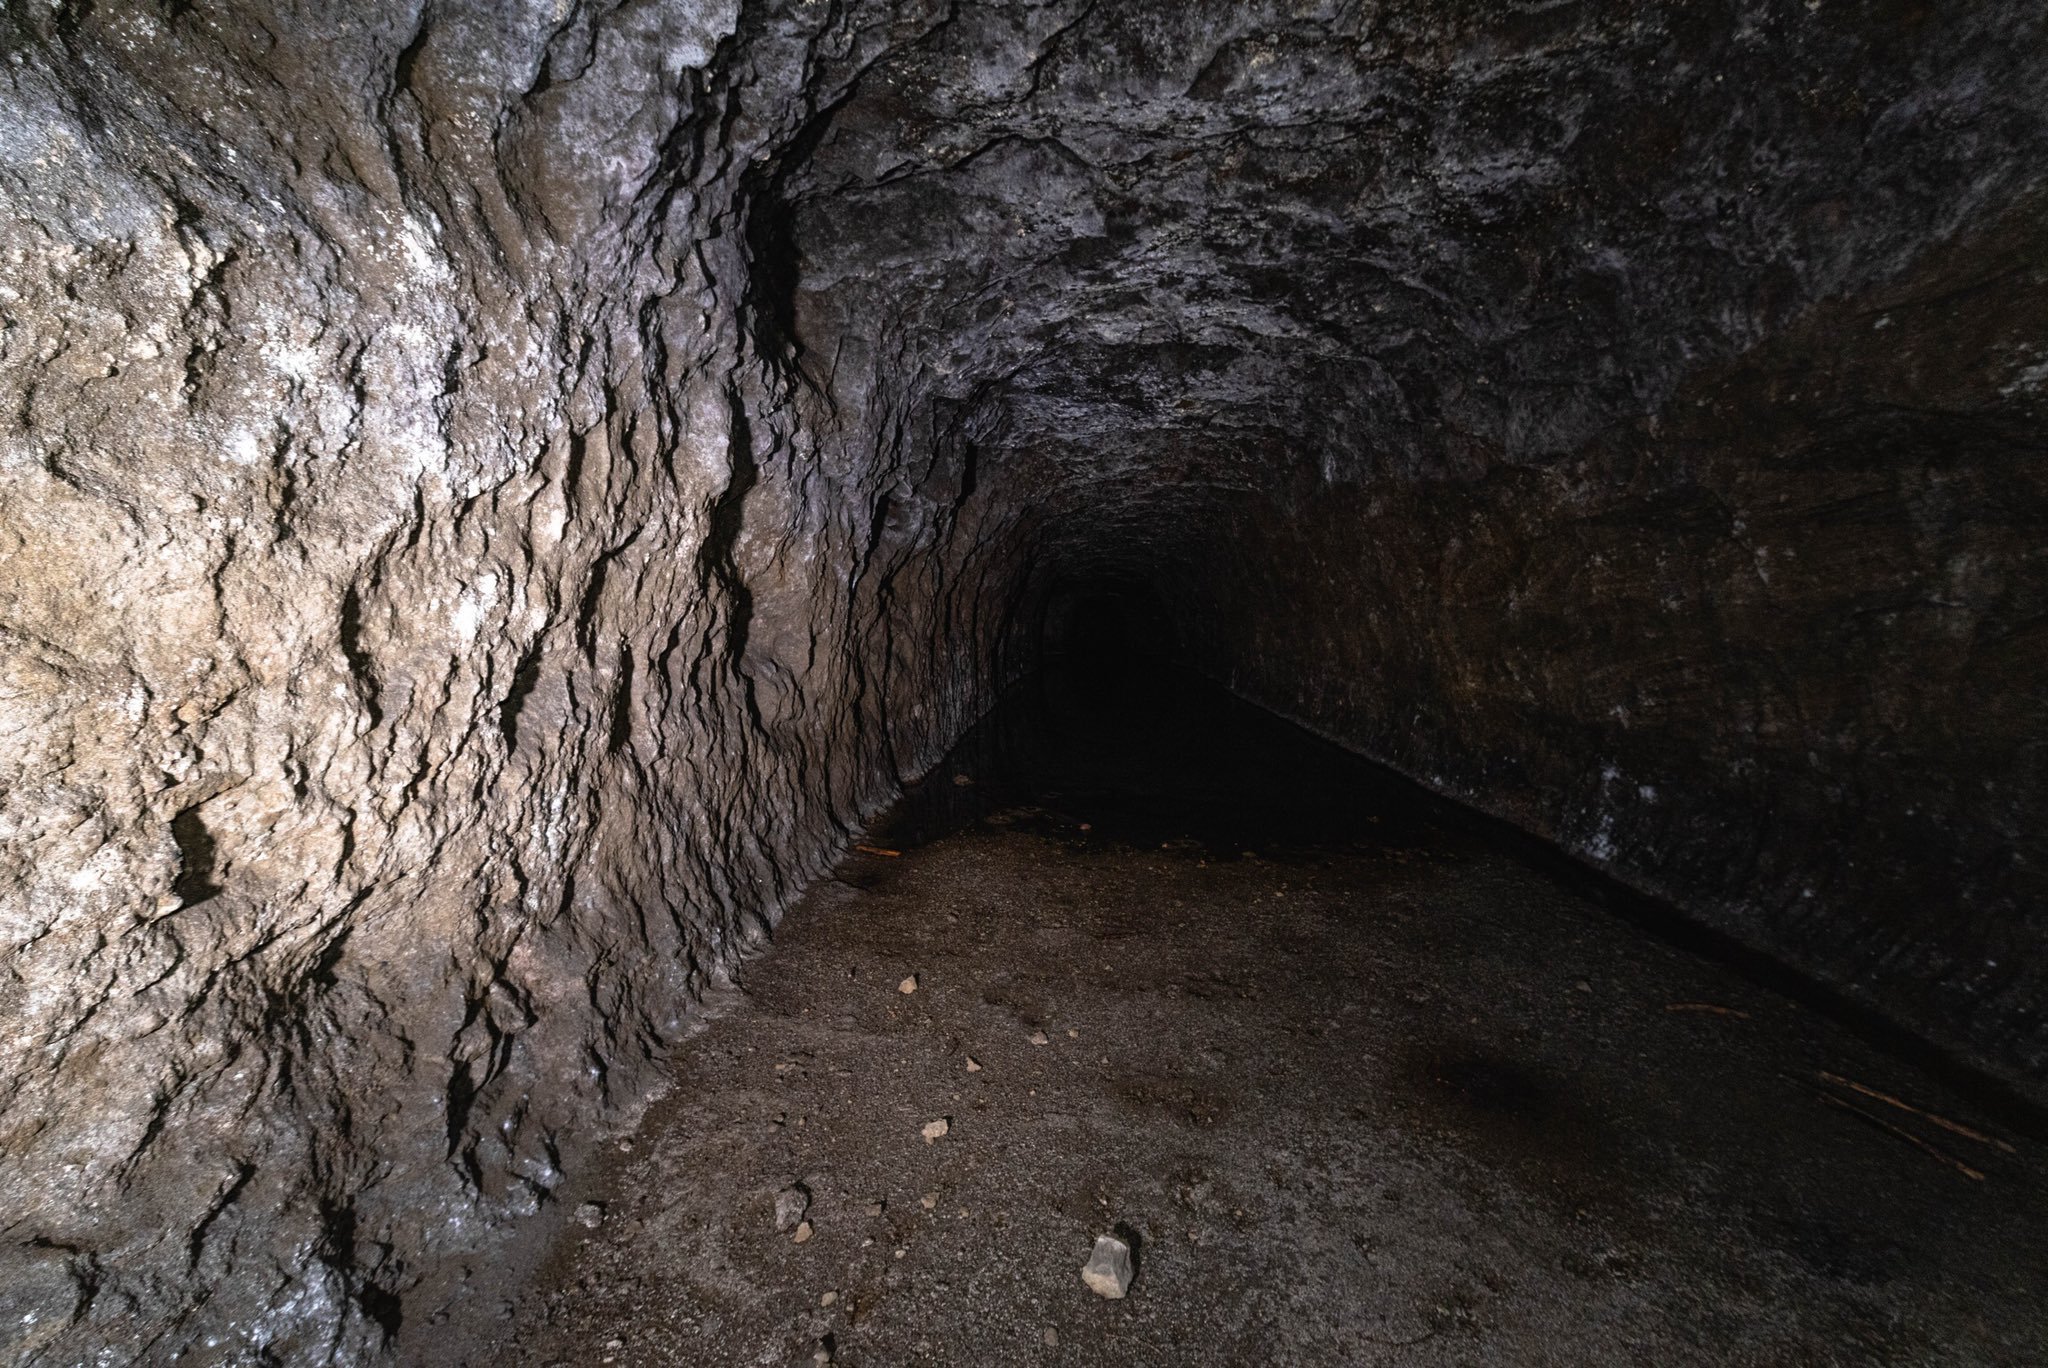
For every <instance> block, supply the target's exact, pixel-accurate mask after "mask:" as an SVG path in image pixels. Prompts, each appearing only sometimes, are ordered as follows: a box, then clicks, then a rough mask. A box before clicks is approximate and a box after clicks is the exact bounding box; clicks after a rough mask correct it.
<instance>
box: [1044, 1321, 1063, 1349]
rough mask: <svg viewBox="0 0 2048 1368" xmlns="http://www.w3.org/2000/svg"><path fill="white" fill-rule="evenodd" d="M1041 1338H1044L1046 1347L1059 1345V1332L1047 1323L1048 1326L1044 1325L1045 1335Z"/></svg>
mask: <svg viewBox="0 0 2048 1368" xmlns="http://www.w3.org/2000/svg"><path fill="white" fill-rule="evenodd" d="M1043 1338H1044V1340H1045V1347H1046V1348H1048V1349H1054V1348H1057V1347H1058V1346H1059V1342H1060V1332H1059V1331H1057V1330H1055V1329H1053V1328H1052V1327H1051V1326H1050V1325H1048V1326H1046V1327H1045V1335H1044V1337H1043Z"/></svg>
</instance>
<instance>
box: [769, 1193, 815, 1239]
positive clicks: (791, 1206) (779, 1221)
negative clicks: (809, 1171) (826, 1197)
mask: <svg viewBox="0 0 2048 1368" xmlns="http://www.w3.org/2000/svg"><path fill="white" fill-rule="evenodd" d="M810 1209H811V1194H810V1193H809V1192H807V1191H805V1190H804V1185H803V1184H802V1183H796V1184H793V1185H791V1186H789V1187H786V1188H784V1189H783V1190H782V1191H780V1192H778V1193H776V1194H775V1228H776V1229H777V1230H787V1229H789V1228H790V1227H791V1226H793V1225H795V1224H796V1223H797V1222H798V1221H801V1220H802V1219H803V1218H804V1213H805V1212H806V1211H809V1210H810Z"/></svg>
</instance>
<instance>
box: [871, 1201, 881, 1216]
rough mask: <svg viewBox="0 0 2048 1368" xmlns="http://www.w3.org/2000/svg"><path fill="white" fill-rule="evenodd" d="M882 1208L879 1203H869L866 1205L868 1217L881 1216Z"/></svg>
mask: <svg viewBox="0 0 2048 1368" xmlns="http://www.w3.org/2000/svg"><path fill="white" fill-rule="evenodd" d="M882 1206H883V1204H882V1203H881V1202H869V1203H868V1215H870V1216H879V1215H881V1214H882Z"/></svg>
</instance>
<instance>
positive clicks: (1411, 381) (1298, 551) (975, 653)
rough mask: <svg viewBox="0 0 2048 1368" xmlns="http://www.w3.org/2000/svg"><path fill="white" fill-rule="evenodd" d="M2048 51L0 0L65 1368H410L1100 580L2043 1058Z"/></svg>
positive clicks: (1297, 711) (770, 10)
mask: <svg viewBox="0 0 2048 1368" xmlns="http://www.w3.org/2000/svg"><path fill="white" fill-rule="evenodd" d="M2044 25H2048V19H2044V16H2043V14H2042V12H2041V10H2040V8H2039V7H2038V6H2037V5H2034V4H2030V3H2024V2H2023V0H1996V2H1994V3H1986V4H1979V5H1971V6H1967V7H1953V8H1949V9H1937V8H1935V7H1922V6H1916V5H1911V4H1903V3H1897V4H1895V3H1886V2H1883V0H1873V3H1869V4H1862V5H1849V4H1835V3H1832V0H1831V2H1830V3H1826V4H1820V5H1811V4H1808V3H1796V2H1793V3H1763V2H1762V0H1746V2H1745V3H1724V4H1707V5H1698V4H1685V5H1679V4H1670V5H1661V6H1660V5H1648V4H1643V5H1579V4H1570V3H1566V4H1505V5H1503V4H1499V3H1486V4H1479V3H1473V4H1432V5H1420V4H1363V5H1361V4H1356V3H1339V0H1300V2H1299V3H1288V4H1280V3H1264V4H1261V3H1250V4H1247V3H1242V2H1241V0H1200V2H1199V3H1191V2H1190V0H1174V3H1171V4H1168V3H1163V2H1161V3H1149V4H1143V3H1130V4H1122V5H1103V4H1100V3H1096V2H1095V0H1057V2H1056V3H1048V4H1031V3H1021V2H1020V3H1006V4H991V5H959V4H954V5H946V4H940V3H914V2H913V0H902V2H901V3H895V4H883V3H850V2H849V3H841V2H838V0H834V2H833V3H820V2H819V0H789V2H788V3H740V0H724V2H723V3H719V2H717V0H713V2H712V3H703V2H702V0H626V2H624V3H577V2H576V0H528V2H527V3H497V2H496V0H488V2H487V0H441V2H439V3H432V4H403V3H366V4H362V5H348V6H333V5H325V6H323V5H299V4H293V3H289V2H288V0H275V3H265V2H264V0H235V3H228V4H222V5H187V4H182V3H164V4H161V5H149V4H144V3H141V0H136V2H135V3H106V2H104V0H103V2H102V3H97V4H95V3H91V0H57V2H56V3H54V4H47V5H46V4H40V3H38V4H27V3H13V4H9V5H6V6H5V7H4V8H0V51H4V54H5V61H4V65H0V510H4V516H0V734H4V736H5V737H6V739H7V744H6V747H5V750H4V752H0V944H4V946H5V947H6V955H7V972H6V975H5V978H4V979H0V1013H4V1016H5V1020H6V1023H7V1033H6V1037H5V1044H4V1047H0V1051H4V1053H0V1078H4V1079H5V1084H4V1088H5V1090H4V1092H0V1204H4V1206H0V1209H4V1211H5V1213H6V1218H5V1226H4V1240H5V1245H4V1248H0V1327H4V1328H0V1342H4V1343H5V1344H6V1346H7V1352H8V1353H9V1354H10V1355H11V1357H12V1358H13V1359H15V1360H17V1361H24V1362H33V1363H64V1362H72V1361H84V1360H86V1359H89V1358H94V1356H95V1354H97V1353H99V1351H101V1350H102V1349H103V1350H104V1351H105V1353H104V1355H103V1356H101V1357H99V1358H96V1359H95V1361H97V1362H106V1363H119V1362H150V1363H155V1362H170V1361H175V1360H177V1359H178V1358H179V1357H180V1356H181V1355H184V1356H186V1358H187V1361H194V1362H202V1361H221V1362H250V1363H257V1362H272V1361H277V1362H315V1361H320V1360H323V1359H334V1360H338V1361H362V1360H365V1359H368V1358H372V1357H374V1356H375V1355H377V1354H378V1353H380V1352H382V1351H383V1350H384V1348H385V1347H386V1344H387V1339H388V1336H389V1334H390V1333H391V1331H392V1330H393V1329H394V1328H395V1327H396V1326H397V1325H398V1324H399V1322H400V1320H401V1318H402V1317H403V1316H405V1315H410V1314H415V1303H417V1301H418V1300H419V1296H418V1295H416V1294H415V1289H417V1288H419V1287H420V1286H422V1284H421V1279H422V1278H423V1277H425V1276H426V1274H427V1273H428V1272H429V1271H430V1270H431V1269H433V1268H435V1267H436V1266H437V1265H439V1264H441V1263H444V1262H445V1261H447V1260H448V1259H449V1258H450V1257H452V1256H457V1255H462V1254H465V1253H470V1252H474V1251H477V1250H480V1249H486V1248H488V1247H489V1243H490V1241H492V1240H493V1239H496V1238H500V1235H499V1233H498V1232H501V1231H502V1230H503V1229H504V1228H505V1227H506V1226H507V1224H508V1222H510V1221H512V1220H513V1219H514V1218H517V1217H519V1216H520V1215H521V1214H522V1213H528V1212H532V1211H534V1210H535V1209H536V1208H538V1207H540V1206H541V1205H543V1204H544V1203H545V1202H546V1201H547V1198H548V1194H549V1193H550V1191H551V1190H552V1189H553V1188H554V1187H555V1186H557V1184H558V1182H559V1179H560V1174H561V1171H562V1168H563V1166H564V1164H565V1163H568V1162H571V1161H573V1159H574V1157H575V1155H576V1153H577V1151H578V1148H579V1146H583V1145H587V1144H588V1143H589V1140H590V1138H591V1136H592V1135H594V1134H595V1133H597V1131H598V1130H599V1129H601V1128H602V1127H603V1126H604V1125H606V1124H611V1123H613V1122H616V1121H620V1120H623V1119H625V1118H628V1117H630V1115H631V1114H632V1112H633V1111H634V1109H635V1108H636V1107H637V1106H638V1105H640V1103H641V1102H642V1100H643V1098H644V1094H645V1090H646V1087H647V1086H648V1084H649V1082H650V1080H651V1078H652V1076H653V1075H652V1073H651V1071H650V1070H649V1068H648V1061H649V1060H650V1059H651V1058H653V1057H654V1055H655V1054H656V1052H658V1051H659V1050H660V1048H661V1047H662V1046H663V1045H664V1044H666V1043H667V1042H669V1041H672V1040H673V1039H675V1038H676V1036H677V1035H678V1034H679V1032H680V1031H681V1030H682V1029H683V1025H684V1016H685V1013H686V1010H687V1007H688V1005H689V1003H690V1002H691V1001H692V1000H693V998H694V996H695V995H696V994H697V993H698V992H699V991H700V990H701V989H702V988H703V987H704V986H705V985H706V984H707V983H710V982H711V981H713V980H715V979H716V978H718V977H719V976H720V975H721V974H722V973H723V972H724V971H725V970H726V969H727V968H728V967H729V966H730V965H731V964H732V962H733V961H734V959H735V957H737V956H739V955H740V954H742V953H744V951H745V950H746V949H747V947H748V946H750V945H751V944H753V943H755V942H757V941H758V940H759V939H760V938H761V936H762V935H763V934H764V933H765V931H766V930H767V928H769V927H770V926H771V925H772V924H773V922H774V920H775V918H776V917H777V915H778V913H779V909H780V908H781V907H782V906H784V905H785V903H786V902H787V901H788V900H789V899H790V897H791V896H792V895H793V894H794V892H795V891H796V890H797V889H798V888H800V887H801V886H802V885H803V884H804V883H805V882H806V881H807V880H808V879H809V878H810V877H811V876H813V875H814V874H815V873H816V872H817V871H819V870H820V869H822V868H823V867H824V866H825V863H826V862H827V860H828V859H829V858H831V857H832V856H833V854H834V853H835V852H836V851H837V850H838V849H840V848H841V847H842V846H843V844H844V843H845V841H846V839H847V835H848V833H849V832H850V831H851V830H852V829H854V828H855V827H856V826H857V824H858V823H859V822H860V821H861V820H862V818H863V817H864V816H865V815H866V814H868V813H869V812H871V811H873V810H874V809H875V807H876V806H877V805H878V804H879V803H881V802H882V801H883V800H884V799H886V797H887V796H888V795H889V794H890V793H891V792H892V791H893V790H894V788H895V786H896V785H897V784H898V782H899V781H900V779H901V778H902V777H904V776H906V775H909V774H912V773H915V772H917V771H919V770H920V769H922V768H923V766H925V765H926V764H928V763H929V762H930V761H931V760H933V759H934V758H936V756H937V755H938V754H939V753H940V750H941V748H942V747H943V745H944V744H945V743H946V742H947V741H948V740H949V739H950V738H951V737H953V736H954V735H955V734H957V732H958V731H959V730H960V728H961V727H962V726H963V725H964V724H965V723H966V722H967V721H968V720H969V719H970V718H971V717H972V716H973V715H974V714H975V713H976V712H977V711H978V710H979V709H981V708H982V707H983V706H985V705H986V703H987V702H988V700H989V699H990V698H991V697H993V695H994V693H995V691H996V690H997V689H998V688H999V686H1000V685H1001V683H1002V682H1003V681H1004V680H1005V679H1006V678H1008V677H1009V676H1010V675H1011V674H1013V673H1014V672H1015V670H1016V669H1017V668H1019V667H1020V666H1021V665H1022V664H1024V663H1025V661H1026V651H1025V647H1026V645H1027V643H1028V641H1029V639H1030V637H1031V632H1032V624H1033V620H1034V614H1036V613H1037V612H1038V611H1039V610H1040V609H1041V607H1042V606H1043V605H1044V604H1045V603H1047V602H1048V601H1050V600H1051V599H1053V598H1054V597H1056V596H1057V594H1058V593H1059V592H1061V586H1062V585H1071V584H1074V583H1079V582H1089V581H1106V580H1116V579H1122V580H1132V581H1145V582H1149V583H1151V584H1153V585H1155V586H1156V587H1157V591H1158V593H1159V594H1160V596H1161V598H1162V601H1163V603H1164V606H1165V610H1166V612H1167V614H1168V615H1169V616H1170V617H1171V618H1172V619H1173V620H1174V622H1175V623H1176V624H1177V626H1178V629H1179V633H1180V636H1181V639H1182V642H1183V644H1184V645H1185V646H1186V647H1187V648H1188V650H1189V652H1190V655H1191V657H1192V658H1193V659H1194V661H1195V662H1196V663H1197V664H1198V665H1200V666H1202V667H1203V668H1205V669H1208V670H1210V671H1211V672H1212V673H1215V674H1217V675H1219V676H1220V677H1223V678H1226V679H1228V680H1230V681H1232V682H1233V683H1234V684H1235V686H1236V687H1237V688H1238V689H1239V690H1241V691H1242V692H1244V693H1245V694H1247V695H1248V696H1250V697H1253V698H1255V699H1258V700H1261V701H1263V702H1265V703H1267V704H1268V705H1270V706H1272V707H1274V708H1276V709H1279V710H1282V711H1286V712H1288V713H1290V714H1292V715H1294V716H1296V717H1299V718H1302V719H1303V720H1305V721H1307V722H1309V723H1311V724H1312V725H1314V726H1316V727H1318V728H1319V729H1321V730H1323V731H1325V732H1327V733H1329V734H1331V735H1334V736H1337V737H1339V738H1341V739H1343V740H1345V741H1347V742H1348V743H1350V744H1353V745H1355V746H1357V747H1359V748H1360V749H1362V750H1364V751H1366V752H1367V753H1370V754H1372V755H1374V756H1376V757H1377V758H1381V759H1384V760H1387V761H1389V762H1391V763H1393V764H1395V765H1397V766H1400V767H1402V768H1404V769H1407V770H1408V771H1410V772H1412V773H1415V774H1417V775H1420V776H1422V777H1423V778H1425V779H1426V780H1428V781H1429V782H1431V783H1432V784H1434V785H1436V786H1437V787H1439V788H1441V789H1443V790H1445V791H1447V792H1450V793H1452V794H1454V795H1456V796H1459V797H1461V798H1465V799H1468V800H1470V801H1474V802H1476V803H1479V804H1481V805H1484V806H1487V807H1490V808H1492V809H1494V810H1496V811H1500V812H1503V813H1507V814H1510V815H1512V816H1513V817H1514V818H1515V819H1516V820H1518V821H1520V822H1522V823H1523V824H1525V825H1527V826H1529V827H1531V828H1533V829H1535V830H1537V831H1540V832H1543V833H1545V834H1547V835H1549V836H1551V837H1552V838H1554V839H1556V840H1557V841H1558V842H1560V843H1561V844H1563V845H1564V846H1566V847H1567V848H1569V849H1572V850H1574V851H1576V852H1579V853H1580V854H1582V855H1584V856H1586V857H1587V858H1589V859H1592V860H1595V861H1597V862H1599V863H1601V864H1603V865H1605V866H1606V867H1608V868H1609V869H1610V870H1612V871H1613V872H1614V873H1616V874H1617V875H1618V876H1620V877H1622V878H1624V879H1627V880H1630V881H1632V882H1635V883H1637V884H1640V885H1643V886H1645V887H1649V888H1652V889H1656V890H1659V891H1661V892H1663V893H1665V894H1667V895H1668V896H1670V897H1671V898H1673V899H1674V900H1675V901H1677V902H1679V903H1681V904H1683V905H1684V906H1686V907H1687V908H1689V909H1691V910H1693V911H1694V912H1696V913H1697V914H1699V915H1701V916H1702V917H1705V918H1707V919H1709V920H1712V921H1714V922H1715V923H1716V924H1717V925H1720V926H1722V927H1724V928H1726V929H1728V930H1730V931H1732V932H1733V933H1735V934H1737V935H1739V936H1741V937H1743V938H1745V939H1748V940H1750V941H1752V942H1754V943H1757V944H1759V945H1763V946H1766V947H1769V948H1771V949H1773V950H1774V951H1776V952H1778V953H1781V954H1783V955H1785V956H1787V957H1788V958H1790V959H1791V960H1793V961H1794V962H1795V963H1797V964H1800V965H1801V966H1803V967H1805V968H1807V969H1809V970H1811V971H1812V972H1814V973H1816V974H1819V975H1821V976H1823V977H1826V978H1828V979H1829V980H1831V981H1833V982H1837V983H1840V984H1843V985H1845V986H1849V987H1851V988H1854V989H1856V990H1857V991H1860V992H1862V993H1864V994H1865V995H1867V996H1868V998H1869V999H1870V1000H1871V1001H1873V1002H1875V1003H1877V1004H1879V1005H1880V1006H1882V1007H1883V1008H1884V1009H1885V1010H1887V1011H1890V1012H1892V1013H1894V1014H1895V1015H1897V1016H1898V1017H1899V1018H1901V1019H1902V1020H1905V1021H1907V1022H1908V1023H1910V1024H1912V1025H1913V1026H1914V1027H1915V1028H1917V1029H1919V1030H1922V1031H1925V1032H1927V1033H1930V1034H1933V1035H1936V1036H1938V1037H1940V1038H1941V1039H1943V1040H1945V1041H1948V1042H1950V1043H1952V1044H1954V1045H1955V1046H1957V1047H1958V1048H1960V1049H1962V1050H1964V1051H1966V1052H1969V1053H1971V1054H1972V1055H1974V1056H1975V1057H1976V1058H1978V1059H1980V1060H1981V1061H1983V1062H1985V1063H1987V1064H1989V1065H1991V1066H1993V1067H1995V1068H1998V1069H2000V1070H2002V1071H2004V1072H2006V1073H2007V1074H2008V1075H2011V1076H2014V1077H2019V1078H2023V1079H2030V1080H2033V1081H2034V1082H2035V1083H2037V1084H2038V1082H2039V1080H2040V1078H2041V1076H2042V1073H2043V1070H2044V1069H2048V1017H2044V1015H2043V1004H2044V1003H2048V981H2044V965H2048V959H2044V957H2043V955H2042V954H2041V943H2042V939H2043V934H2044V927H2043V925H2042V921H2041V917H2042V913H2041V911H2040V909H2041V908H2042V907H2043V906H2048V898H2044V897H2043V893H2044V889H2043V881H2042V876H2041V864H2042V858H2043V853H2044V852H2043V841H2042V837H2041V835H2040V830H2039V821H2038V818H2039V815H2040V813H2041V811H2042V806H2043V804H2042V797H2043V788H2044V785H2043V775H2042V746H2043V744H2044V742H2043V738H2048V698H2044V695H2043V693H2042V691H2041V689H2040V686H2039V682H2038V676H2039V665H2040V661H2041V658H2042V654H2043V652H2042V646H2043V635H2042V634H2043V624H2044V622H2048V603H2044V598H2048V590H2044V582H2048V576H2044V567H2043V561H2042V558H2043V555H2044V550H2043V548H2042V546H2041V545H2040V542H2039V537H2038V529H2039V527H2040V525H2041V521H2042V513H2043V510H2044V505H2048V497H2044V490H2043V488H2042V478H2043V477H2042V470H2043V469H2044V467H2043V465H2042V462H2041V460H2040V457H2041V455H2042V454H2043V453H2042V449H2041V448H2042V439H2041V436H2040V433H2041V432H2042V430H2043V429H2042V426H2041V424H2042V420H2043V418H2044V417H2048V326H2044V319H2048V271H2044V266H2043V262H2044V260H2048V251H2044V243H2043V240H2042V236H2041V230H2040V227H2039V225H2040V223H2041V222H2043V221H2044V216H2043V208H2044V205H2048V199H2044V196H2043V185H2042V181H2043V172H2042V169H2041V168H2042V167H2043V166H2044V165H2048V159H2044V152H2048V81H2043V80H2042V79H2041V76H2042V74H2043V73H2042V71H2041V62H2040V58H2039V56H2038V54H2039V53H2041V52H2042V51H2048V32H2044V31H2043V30H2044Z"/></svg>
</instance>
